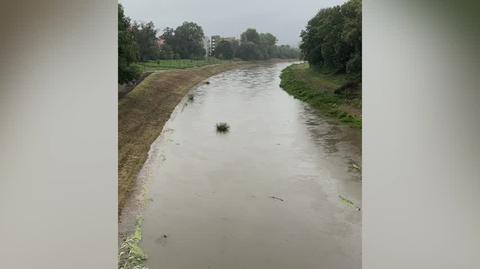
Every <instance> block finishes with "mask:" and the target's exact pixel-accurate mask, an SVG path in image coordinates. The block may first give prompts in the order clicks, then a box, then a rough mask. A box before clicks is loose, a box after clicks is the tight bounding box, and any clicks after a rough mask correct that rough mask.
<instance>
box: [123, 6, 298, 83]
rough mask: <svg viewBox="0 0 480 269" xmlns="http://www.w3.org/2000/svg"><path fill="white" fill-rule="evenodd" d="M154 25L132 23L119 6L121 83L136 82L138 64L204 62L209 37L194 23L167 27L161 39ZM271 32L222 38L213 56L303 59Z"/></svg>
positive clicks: (251, 30)
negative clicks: (195, 60)
mask: <svg viewBox="0 0 480 269" xmlns="http://www.w3.org/2000/svg"><path fill="white" fill-rule="evenodd" d="M158 34H159V33H158V31H157V30H156V28H155V25H154V24H153V22H148V23H139V22H135V21H132V20H131V19H130V18H129V17H127V16H126V15H125V13H124V9H123V7H122V5H121V4H119V5H118V65H119V71H118V78H119V83H125V82H128V81H132V80H134V79H136V78H137V77H138V76H139V72H140V70H138V66H136V65H135V64H134V63H136V62H142V61H150V60H161V59H204V58H205V57H206V55H207V52H206V50H205V45H204V37H205V34H204V32H203V29H202V27H201V26H199V25H198V24H196V23H194V22H184V23H183V24H182V25H180V26H178V27H177V28H175V29H173V28H170V27H167V28H165V29H164V30H163V33H162V34H161V35H160V36H159V35H158ZM276 43H277V38H276V37H275V36H274V35H272V34H270V33H258V32H257V31H256V30H255V29H247V30H246V31H245V32H244V33H242V34H241V38H240V40H231V39H229V40H227V39H220V41H219V42H218V44H216V48H215V50H214V54H213V55H212V56H214V57H216V58H218V59H226V60H230V59H234V58H239V59H242V60H247V61H248V60H267V59H271V58H297V59H298V58H299V56H300V52H299V50H298V49H295V48H292V47H290V46H288V45H280V46H278V45H277V44H276Z"/></svg>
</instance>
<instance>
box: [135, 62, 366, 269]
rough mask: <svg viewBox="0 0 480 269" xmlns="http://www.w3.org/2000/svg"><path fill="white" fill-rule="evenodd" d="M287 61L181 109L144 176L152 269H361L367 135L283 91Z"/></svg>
mask: <svg viewBox="0 0 480 269" xmlns="http://www.w3.org/2000/svg"><path fill="white" fill-rule="evenodd" d="M289 64H291V63H275V64H263V65H257V66H249V67H242V68H240V69H236V70H232V71H227V72H224V73H221V74H218V75H215V76H213V77H211V78H209V79H208V81H209V82H210V83H209V84H206V83H204V84H201V85H199V86H197V87H195V88H193V89H192V90H191V92H190V95H191V97H189V96H188V95H187V96H186V97H185V98H184V99H183V100H182V102H181V103H180V104H179V105H178V106H177V108H176V109H175V111H174V112H173V114H172V117H171V118H170V120H169V121H168V122H167V123H166V125H165V127H164V129H163V132H162V134H161V135H160V137H159V138H158V139H157V140H156V141H155V142H154V143H153V144H152V147H151V150H150V157H149V160H148V161H147V163H146V164H145V167H144V169H143V174H144V176H145V177H147V180H146V182H147V184H146V188H147V189H148V191H147V201H148V203H147V205H146V207H145V209H144V212H143V218H144V222H143V241H142V243H141V247H142V248H143V249H144V251H145V252H146V254H147V255H148V260H147V261H146V266H147V267H148V268H149V269H163V268H165V269H201V268H205V269H217V268H218V269H237V268H238V269H240V268H251V269H270V268H271V269H282V268H285V269H294V268H298V269H310V268H312V269H313V268H315V269H318V268H325V269H335V268H338V269H348V268H361V222H362V221H361V211H360V208H359V207H360V206H361V185H362V184H361V173H360V171H359V169H357V168H356V167H355V165H354V164H357V165H358V166H359V164H360V163H361V131H360V130H356V129H352V128H350V127H347V126H344V125H343V124H339V123H337V122H335V121H334V120H329V119H327V118H325V117H322V115H320V114H318V112H316V111H315V110H314V109H312V108H310V107H309V106H308V105H306V104H304V103H302V102H300V101H298V100H296V99H294V98H293V97H291V96H289V95H288V94H287V93H286V92H285V91H283V90H282V89H281V88H280V87H279V84H280V78H279V75H280V72H281V70H282V69H283V68H285V67H286V66H288V65H289ZM218 122H227V123H228V124H229V125H230V130H229V132H227V133H217V132H216V129H215V125H216V123H218ZM145 171H148V172H145ZM352 203H353V204H352Z"/></svg>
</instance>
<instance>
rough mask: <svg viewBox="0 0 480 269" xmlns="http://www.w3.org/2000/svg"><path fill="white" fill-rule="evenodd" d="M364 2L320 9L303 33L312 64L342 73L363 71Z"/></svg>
mask: <svg viewBox="0 0 480 269" xmlns="http://www.w3.org/2000/svg"><path fill="white" fill-rule="evenodd" d="M361 17H362V13H361V1H360V0H350V1H348V2H346V3H345V4H343V5H342V6H335V7H331V8H326V9H322V10H320V11H319V12H318V13H317V15H315V17H313V18H312V19H311V20H310V21H309V22H308V24H307V27H306V28H305V30H303V31H302V32H301V34H300V36H301V38H302V42H301V45H300V49H301V50H302V53H303V56H304V58H305V59H306V60H308V62H309V63H310V64H311V65H314V66H321V67H325V68H328V69H331V70H333V71H339V72H348V73H353V72H360V71H361V59H362V58H361V57H362V56H361V50H362V49H361V47H362V44H361V26H362V25H361Z"/></svg>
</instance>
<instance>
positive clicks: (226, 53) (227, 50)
mask: <svg viewBox="0 0 480 269" xmlns="http://www.w3.org/2000/svg"><path fill="white" fill-rule="evenodd" d="M233 56H234V48H233V44H232V42H230V41H227V40H220V42H218V44H217V46H216V47H215V57H217V58H219V59H228V60H229V59H232V58H233Z"/></svg>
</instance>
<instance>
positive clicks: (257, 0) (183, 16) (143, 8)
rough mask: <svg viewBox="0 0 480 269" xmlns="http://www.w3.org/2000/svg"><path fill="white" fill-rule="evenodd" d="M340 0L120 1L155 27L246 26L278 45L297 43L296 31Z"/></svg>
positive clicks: (233, 32) (232, 29)
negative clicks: (274, 39)
mask: <svg viewBox="0 0 480 269" xmlns="http://www.w3.org/2000/svg"><path fill="white" fill-rule="evenodd" d="M344 2H345V1H343V0H277V1H272V0H263V1H262V0H234V1H231V0H120V3H121V4H122V5H123V6H124V8H125V13H126V15H127V16H128V17H130V18H132V19H133V20H136V21H143V22H148V21H153V23H154V24H155V26H156V27H157V28H158V29H164V28H165V27H174V28H175V27H177V26H179V25H180V24H182V22H184V21H193V22H196V23H198V24H199V25H200V26H202V28H203V31H204V32H205V34H206V35H207V36H211V35H216V34H218V35H221V36H226V37H228V36H237V37H238V36H240V34H241V33H242V32H243V31H244V30H245V29H247V28H256V29H257V31H259V32H269V33H272V34H273V35H275V36H276V37H277V38H278V41H279V42H278V44H288V45H291V46H298V43H299V42H300V37H299V35H300V31H301V30H302V29H303V28H304V27H305V25H306V24H307V22H308V20H309V19H310V18H312V17H313V16H314V15H315V14H316V13H317V12H318V10H320V9H321V8H325V7H330V6H335V5H339V4H342V3H344Z"/></svg>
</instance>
